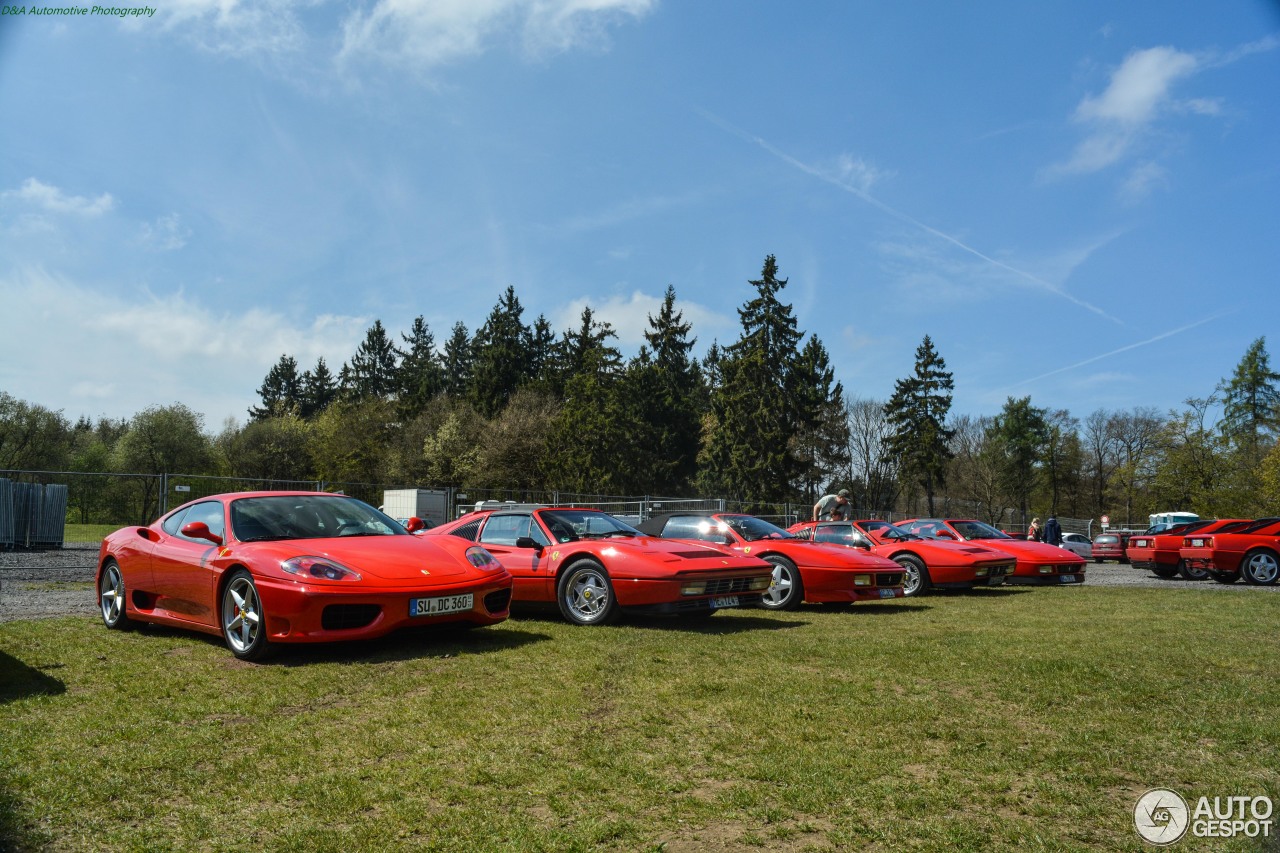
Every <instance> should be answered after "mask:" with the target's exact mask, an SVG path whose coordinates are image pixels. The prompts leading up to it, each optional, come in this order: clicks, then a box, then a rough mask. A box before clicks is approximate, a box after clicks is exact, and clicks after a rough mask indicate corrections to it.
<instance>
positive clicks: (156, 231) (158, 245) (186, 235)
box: [138, 213, 191, 252]
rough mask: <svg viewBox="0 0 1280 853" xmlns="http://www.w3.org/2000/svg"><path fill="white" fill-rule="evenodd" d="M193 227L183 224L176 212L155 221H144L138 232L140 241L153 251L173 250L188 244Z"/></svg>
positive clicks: (144, 246)
mask: <svg viewBox="0 0 1280 853" xmlns="http://www.w3.org/2000/svg"><path fill="white" fill-rule="evenodd" d="M190 238H191V229H190V228H187V227H186V226H185V225H183V224H182V217H180V216H178V214H176V213H170V214H168V215H167V216H161V217H160V218H158V219H157V220H156V221H155V222H144V223H142V226H141V227H140V229H139V232H138V242H139V243H140V244H141V245H142V246H143V248H146V249H150V250H151V251H153V252H172V251H175V250H177V249H181V248H182V247H183V246H185V245H187V240H189V239H190Z"/></svg>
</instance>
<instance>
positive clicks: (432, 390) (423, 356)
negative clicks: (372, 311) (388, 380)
mask: <svg viewBox="0 0 1280 853" xmlns="http://www.w3.org/2000/svg"><path fill="white" fill-rule="evenodd" d="M400 337H401V338H403V339H404V342H405V343H406V344H408V345H409V346H408V348H407V349H403V350H397V351H396V353H397V354H398V355H399V356H400V366H399V367H398V368H397V369H396V386H397V390H398V392H399V393H398V401H399V405H400V416H401V417H402V418H404V419H405V420H409V419H412V418H413V417H415V416H416V415H418V414H420V413H421V412H422V411H423V410H424V409H426V407H427V403H430V402H431V400H432V398H434V397H435V396H436V395H437V394H439V393H440V392H441V391H443V390H444V369H443V367H442V366H441V364H440V355H439V354H438V353H437V352H436V339H435V335H433V334H431V329H430V328H429V327H428V326H427V324H426V321H424V320H423V319H422V317H421V316H419V317H416V318H414V321H413V326H412V327H411V328H410V330H409V334H407V335H401V336H400Z"/></svg>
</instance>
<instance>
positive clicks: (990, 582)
mask: <svg viewBox="0 0 1280 853" xmlns="http://www.w3.org/2000/svg"><path fill="white" fill-rule="evenodd" d="M1003 583H1004V575H992V576H991V577H990V578H988V579H987V586H1000V585H1001V584H1003Z"/></svg>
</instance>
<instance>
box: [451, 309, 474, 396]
mask: <svg viewBox="0 0 1280 853" xmlns="http://www.w3.org/2000/svg"><path fill="white" fill-rule="evenodd" d="M473 364H474V359H473V357H472V352H471V333H470V332H468V331H467V327H466V326H465V325H463V324H462V323H461V322H457V323H454V324H453V333H452V334H450V335H449V340H447V341H445V342H444V392H445V393H446V394H448V395H449V396H450V397H452V398H453V399H455V400H461V399H463V398H465V397H466V396H467V395H468V394H469V393H470V391H471V374H472V365H473Z"/></svg>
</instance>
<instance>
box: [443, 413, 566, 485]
mask: <svg viewBox="0 0 1280 853" xmlns="http://www.w3.org/2000/svg"><path fill="white" fill-rule="evenodd" d="M559 411H560V403H559V402H558V401H557V400H556V399H555V398H553V397H552V396H551V395H550V394H548V393H547V392H545V391H541V390H537V389H534V388H521V389H520V390H519V391H516V392H515V394H513V395H512V396H511V401H510V402H509V403H508V405H507V407H506V408H505V409H503V410H502V414H500V415H498V417H496V418H494V419H493V420H492V421H490V422H489V423H488V424H487V425H486V427H485V429H484V430H483V431H482V432H481V434H480V436H479V438H478V440H477V443H478V446H477V451H478V453H477V457H476V459H475V464H474V467H473V468H472V470H471V474H470V476H469V478H468V479H467V481H466V482H465V484H464V485H466V486H467V487H468V488H487V489H497V488H513V489H522V490H527V491H534V490H539V489H542V490H545V489H546V488H547V486H548V483H549V480H548V474H547V467H548V465H549V462H550V458H551V452H550V450H549V446H548V445H549V441H550V439H551V435H552V433H553V431H554V429H555V425H556V418H557V415H558V413H559Z"/></svg>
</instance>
